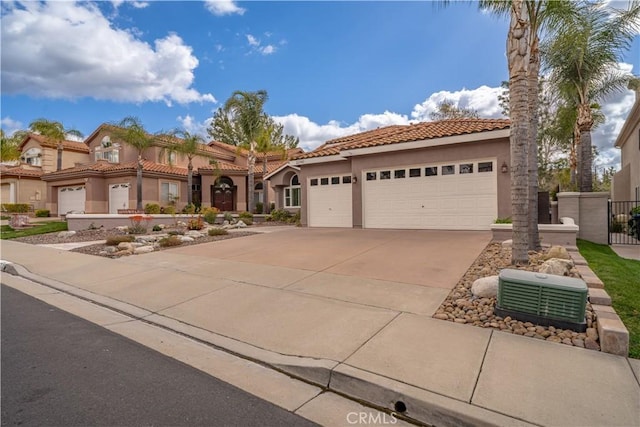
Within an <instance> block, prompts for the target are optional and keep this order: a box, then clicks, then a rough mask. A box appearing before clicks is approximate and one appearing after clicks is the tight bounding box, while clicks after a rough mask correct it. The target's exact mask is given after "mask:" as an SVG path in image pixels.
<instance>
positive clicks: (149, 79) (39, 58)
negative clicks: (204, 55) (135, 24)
mask: <svg viewBox="0 0 640 427" xmlns="http://www.w3.org/2000/svg"><path fill="white" fill-rule="evenodd" d="M1 31H2V33H1V34H2V86H3V92H5V93H10V94H27V95H31V96H35V97H45V98H64V99H75V98H82V97H90V98H95V99H106V100H112V101H118V102H146V101H164V102H165V103H167V104H168V105H171V103H173V102H177V103H180V104H186V103H191V102H215V98H214V97H213V95H211V94H209V93H206V94H201V93H199V92H198V91H197V90H196V89H194V88H193V87H192V85H193V82H194V74H193V70H194V69H195V68H196V67H197V66H198V59H197V58H196V57H195V56H194V55H193V53H192V48H191V47H190V46H187V45H185V44H184V42H183V40H182V39H181V38H180V37H179V36H178V35H176V34H169V35H167V36H166V37H164V38H162V39H157V40H155V42H154V46H151V45H149V44H148V43H146V42H144V41H142V40H140V39H138V38H136V36H135V35H134V33H133V32H132V31H125V30H121V29H116V28H114V27H113V26H112V25H111V22H109V20H108V19H107V18H106V17H105V16H104V15H103V14H102V13H101V11H100V10H99V9H98V7H97V6H96V5H95V4H92V3H82V4H78V3H71V2H49V3H40V2H24V3H11V4H8V3H5V4H3V18H2V30H1Z"/></svg>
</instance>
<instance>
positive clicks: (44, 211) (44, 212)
mask: <svg viewBox="0 0 640 427" xmlns="http://www.w3.org/2000/svg"><path fill="white" fill-rule="evenodd" d="M36 216H37V217H38V218H47V217H48V216H49V209H38V210H36Z"/></svg>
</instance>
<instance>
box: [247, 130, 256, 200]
mask: <svg viewBox="0 0 640 427" xmlns="http://www.w3.org/2000/svg"><path fill="white" fill-rule="evenodd" d="M247 163H248V169H249V170H248V175H249V184H248V187H249V188H248V191H247V202H248V206H247V211H249V212H253V211H254V209H255V203H254V200H253V187H254V181H255V179H254V174H255V169H256V143H255V141H251V145H250V146H249V155H248V156H247Z"/></svg>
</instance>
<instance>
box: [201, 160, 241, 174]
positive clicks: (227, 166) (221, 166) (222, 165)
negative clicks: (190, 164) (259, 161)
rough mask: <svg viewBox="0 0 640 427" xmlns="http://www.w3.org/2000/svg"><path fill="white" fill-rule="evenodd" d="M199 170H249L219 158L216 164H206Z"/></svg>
mask: <svg viewBox="0 0 640 427" xmlns="http://www.w3.org/2000/svg"><path fill="white" fill-rule="evenodd" d="M198 170H209V171H210V170H213V171H215V170H219V171H228V172H247V168H245V167H242V166H238V165H236V164H234V163H228V162H223V161H220V160H218V161H217V162H216V164H215V165H205V166H200V167H198Z"/></svg>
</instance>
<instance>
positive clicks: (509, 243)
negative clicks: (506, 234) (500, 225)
mask: <svg viewBox="0 0 640 427" xmlns="http://www.w3.org/2000/svg"><path fill="white" fill-rule="evenodd" d="M512 245H513V240H512V239H509V240H505V241H504V242H502V247H503V248H510V247H511V246H512Z"/></svg>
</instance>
